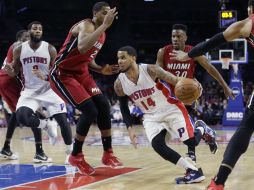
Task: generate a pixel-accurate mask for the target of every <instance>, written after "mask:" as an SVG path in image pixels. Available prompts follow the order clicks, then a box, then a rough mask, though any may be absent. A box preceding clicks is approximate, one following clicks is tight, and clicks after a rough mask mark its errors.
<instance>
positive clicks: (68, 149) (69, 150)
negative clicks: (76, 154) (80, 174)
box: [65, 144, 73, 154]
mask: <svg viewBox="0 0 254 190" xmlns="http://www.w3.org/2000/svg"><path fill="white" fill-rule="evenodd" d="M65 146H66V151H65V152H66V154H70V153H71V152H72V147H73V144H71V145H65Z"/></svg>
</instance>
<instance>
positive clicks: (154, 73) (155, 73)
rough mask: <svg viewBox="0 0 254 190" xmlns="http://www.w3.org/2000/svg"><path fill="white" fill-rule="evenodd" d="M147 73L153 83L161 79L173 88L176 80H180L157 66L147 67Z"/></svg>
mask: <svg viewBox="0 0 254 190" xmlns="http://www.w3.org/2000/svg"><path fill="white" fill-rule="evenodd" d="M147 72H148V73H149V75H150V76H151V77H152V79H153V80H154V81H155V80H156V79H161V80H164V81H166V82H167V83H169V84H172V85H173V86H175V85H176V83H177V82H178V80H179V79H180V78H181V77H177V76H175V75H173V74H171V73H169V72H167V71H165V70H164V69H162V68H161V67H159V66H158V65H147Z"/></svg>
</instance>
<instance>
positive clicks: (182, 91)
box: [175, 78, 202, 105]
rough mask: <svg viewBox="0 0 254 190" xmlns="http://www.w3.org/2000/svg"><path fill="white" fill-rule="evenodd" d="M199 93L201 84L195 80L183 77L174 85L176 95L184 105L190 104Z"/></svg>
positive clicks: (200, 92)
mask: <svg viewBox="0 0 254 190" xmlns="http://www.w3.org/2000/svg"><path fill="white" fill-rule="evenodd" d="M201 94H202V86H201V84H200V83H199V82H198V81H197V80H194V79H189V78H183V79H181V80H179V81H178V82H177V83H176V85H175V95H176V97H177V98H178V99H179V100H180V101H181V102H183V103H184V104H186V105H191V104H192V103H193V102H194V101H195V100H197V99H198V98H199V97H200V96H201Z"/></svg>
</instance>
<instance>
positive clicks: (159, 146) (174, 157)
mask: <svg viewBox="0 0 254 190" xmlns="http://www.w3.org/2000/svg"><path fill="white" fill-rule="evenodd" d="M166 133H167V131H166V129H165V130H162V131H161V132H160V133H159V134H158V135H156V136H155V137H154V138H153V140H152V142H151V144H152V147H153V149H154V150H155V151H156V152H157V153H158V154H159V155H160V156H161V157H162V158H164V159H165V160H168V161H170V162H172V163H174V164H176V163H177V161H178V160H179V159H180V157H181V156H180V155H179V154H178V153H177V152H176V151H174V150H173V149H171V148H170V147H168V146H167V145H166V142H165V136H166Z"/></svg>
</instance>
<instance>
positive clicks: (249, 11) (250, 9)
mask: <svg viewBox="0 0 254 190" xmlns="http://www.w3.org/2000/svg"><path fill="white" fill-rule="evenodd" d="M247 11H248V15H249V16H250V15H251V14H253V6H248V10H247Z"/></svg>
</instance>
